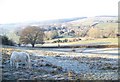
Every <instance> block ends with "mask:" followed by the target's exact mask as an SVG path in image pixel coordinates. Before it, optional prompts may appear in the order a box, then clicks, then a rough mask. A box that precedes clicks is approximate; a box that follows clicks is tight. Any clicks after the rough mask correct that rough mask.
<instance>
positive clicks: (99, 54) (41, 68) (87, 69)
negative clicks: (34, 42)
mask: <svg viewBox="0 0 120 82" xmlns="http://www.w3.org/2000/svg"><path fill="white" fill-rule="evenodd" d="M13 51H24V52H27V53H29V54H30V59H31V63H32V67H31V69H27V68H24V67H19V68H18V69H15V68H11V66H10V64H9V63H10V60H9V59H10V55H11V53H12V52H13ZM1 53H2V66H1V68H2V69H3V70H2V71H3V74H2V77H3V80H28V79H29V80H118V48H75V51H73V50H72V48H28V47H11V46H3V48H1ZM26 69H27V70H26Z"/></svg>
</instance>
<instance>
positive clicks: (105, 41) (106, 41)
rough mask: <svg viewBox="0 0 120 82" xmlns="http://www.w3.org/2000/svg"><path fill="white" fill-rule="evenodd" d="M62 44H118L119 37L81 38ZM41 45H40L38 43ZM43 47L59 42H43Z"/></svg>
mask: <svg viewBox="0 0 120 82" xmlns="http://www.w3.org/2000/svg"><path fill="white" fill-rule="evenodd" d="M59 44H60V45H61V46H62V45H63V46H64V45H67V46H69V45H77V44H79V45H89V44H92V45H118V38H104V39H94V40H81V41H77V42H67V43H59ZM36 46H39V45H36ZM41 46H43V47H45V46H58V43H49V44H43V45H41Z"/></svg>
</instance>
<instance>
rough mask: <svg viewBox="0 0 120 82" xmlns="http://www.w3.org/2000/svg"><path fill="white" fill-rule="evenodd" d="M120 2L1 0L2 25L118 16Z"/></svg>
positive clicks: (105, 0) (96, 0)
mask: <svg viewBox="0 0 120 82" xmlns="http://www.w3.org/2000/svg"><path fill="white" fill-rule="evenodd" d="M118 1H119V0H0V24H5V23H16V22H25V21H42V20H51V19H61V18H71V17H82V16H87V17H92V16H97V15H118Z"/></svg>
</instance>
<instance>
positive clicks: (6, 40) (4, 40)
mask: <svg viewBox="0 0 120 82" xmlns="http://www.w3.org/2000/svg"><path fill="white" fill-rule="evenodd" d="M0 39H1V41H2V42H1V44H2V45H10V46H14V44H15V43H14V42H13V41H12V40H10V39H9V38H8V37H7V36H0Z"/></svg>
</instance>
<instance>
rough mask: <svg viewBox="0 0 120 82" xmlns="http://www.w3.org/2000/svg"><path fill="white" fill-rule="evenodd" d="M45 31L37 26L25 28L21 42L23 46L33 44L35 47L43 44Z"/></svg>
mask: <svg viewBox="0 0 120 82" xmlns="http://www.w3.org/2000/svg"><path fill="white" fill-rule="evenodd" d="M43 38H44V31H43V29H42V28H40V27H37V26H28V27H26V28H24V29H23V30H22V32H21V35H20V42H21V43H23V44H31V45H32V47H34V45H35V44H38V43H39V44H43Z"/></svg>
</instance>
